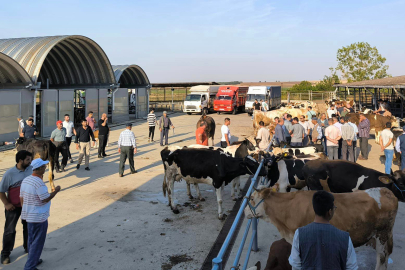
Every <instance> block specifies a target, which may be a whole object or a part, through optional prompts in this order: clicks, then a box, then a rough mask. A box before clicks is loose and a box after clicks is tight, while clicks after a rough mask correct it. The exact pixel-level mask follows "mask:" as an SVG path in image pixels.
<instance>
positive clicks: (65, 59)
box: [0, 35, 116, 136]
mask: <svg viewBox="0 0 405 270" xmlns="http://www.w3.org/2000/svg"><path fill="white" fill-rule="evenodd" d="M0 52H2V53H4V54H6V55H8V56H9V57H11V58H13V59H14V60H15V62H17V63H19V64H20V66H21V67H22V68H23V69H24V70H25V71H26V73H27V74H28V75H29V77H30V78H31V81H32V84H33V86H35V87H36V88H33V89H34V95H35V96H36V100H35V104H32V106H31V107H32V108H33V110H32V111H33V114H34V117H35V118H36V119H35V120H36V124H37V127H38V128H39V129H40V134H41V136H49V135H50V133H51V132H52V130H53V129H54V128H55V122H56V120H58V119H62V118H63V115H64V114H65V113H68V114H70V115H71V118H72V120H73V121H75V119H74V118H77V120H76V121H75V122H76V123H77V122H78V121H80V119H83V118H84V117H85V116H86V115H87V112H88V111H90V110H92V111H93V112H94V117H95V118H96V119H97V118H99V117H100V116H101V115H100V113H103V112H107V110H108V103H107V102H108V101H107V92H108V89H110V88H114V87H115V84H116V80H115V77H114V72H113V69H112V67H111V64H110V61H109V59H108V57H107V55H106V54H105V53H104V51H103V50H102V48H101V47H100V46H99V45H98V44H97V43H96V42H94V41H93V40H91V39H90V38H87V37H84V36H79V35H67V36H50V37H30V38H12V39H0ZM23 116H24V117H26V116H27V115H25V114H24V113H23Z"/></svg>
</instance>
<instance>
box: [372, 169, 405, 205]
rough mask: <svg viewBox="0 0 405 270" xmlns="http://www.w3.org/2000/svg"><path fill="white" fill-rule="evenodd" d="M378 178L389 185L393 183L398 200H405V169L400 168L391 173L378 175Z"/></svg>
mask: <svg viewBox="0 0 405 270" xmlns="http://www.w3.org/2000/svg"><path fill="white" fill-rule="evenodd" d="M378 180H380V181H381V182H383V183H384V184H386V185H388V184H391V191H392V192H393V193H394V195H395V196H396V197H397V198H398V200H400V201H402V202H405V170H402V171H401V170H398V171H395V172H392V170H391V174H385V175H383V176H380V177H378Z"/></svg>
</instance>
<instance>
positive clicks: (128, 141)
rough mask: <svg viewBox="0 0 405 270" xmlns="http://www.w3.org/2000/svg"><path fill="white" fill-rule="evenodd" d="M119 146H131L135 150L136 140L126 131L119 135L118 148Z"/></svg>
mask: <svg viewBox="0 0 405 270" xmlns="http://www.w3.org/2000/svg"><path fill="white" fill-rule="evenodd" d="M121 146H132V147H133V148H136V139H135V135H134V133H133V132H132V131H131V130H129V129H126V130H124V131H123V132H121V134H120V138H119V139H118V148H120V147H121Z"/></svg>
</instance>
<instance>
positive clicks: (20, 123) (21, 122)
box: [17, 115, 25, 136]
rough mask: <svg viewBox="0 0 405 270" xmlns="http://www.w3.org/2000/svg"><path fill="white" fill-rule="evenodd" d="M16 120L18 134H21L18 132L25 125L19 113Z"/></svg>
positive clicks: (20, 131)
mask: <svg viewBox="0 0 405 270" xmlns="http://www.w3.org/2000/svg"><path fill="white" fill-rule="evenodd" d="M17 121H18V129H17V130H18V136H21V135H20V134H21V133H22V130H23V128H24V127H25V122H24V119H23V118H22V116H21V115H19V116H18V117H17Z"/></svg>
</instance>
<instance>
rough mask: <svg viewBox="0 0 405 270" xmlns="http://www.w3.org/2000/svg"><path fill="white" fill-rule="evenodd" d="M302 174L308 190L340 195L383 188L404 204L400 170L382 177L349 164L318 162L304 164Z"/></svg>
mask: <svg viewBox="0 0 405 270" xmlns="http://www.w3.org/2000/svg"><path fill="white" fill-rule="evenodd" d="M302 173H303V175H304V178H305V182H306V184H307V186H308V189H310V190H322V189H323V190H327V191H330V192H334V193H343V192H353V191H356V190H366V189H370V188H376V187H386V188H388V189H389V190H391V191H392V192H393V193H394V195H395V196H396V197H397V198H398V199H399V200H400V201H405V197H404V195H405V173H404V171H401V170H398V171H395V172H394V173H391V174H385V173H382V172H379V171H376V170H373V169H370V168H366V167H364V166H361V165H360V164H357V163H354V162H351V161H345V160H320V159H319V160H312V161H309V162H307V163H306V164H305V166H304V167H303V168H302Z"/></svg>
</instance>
